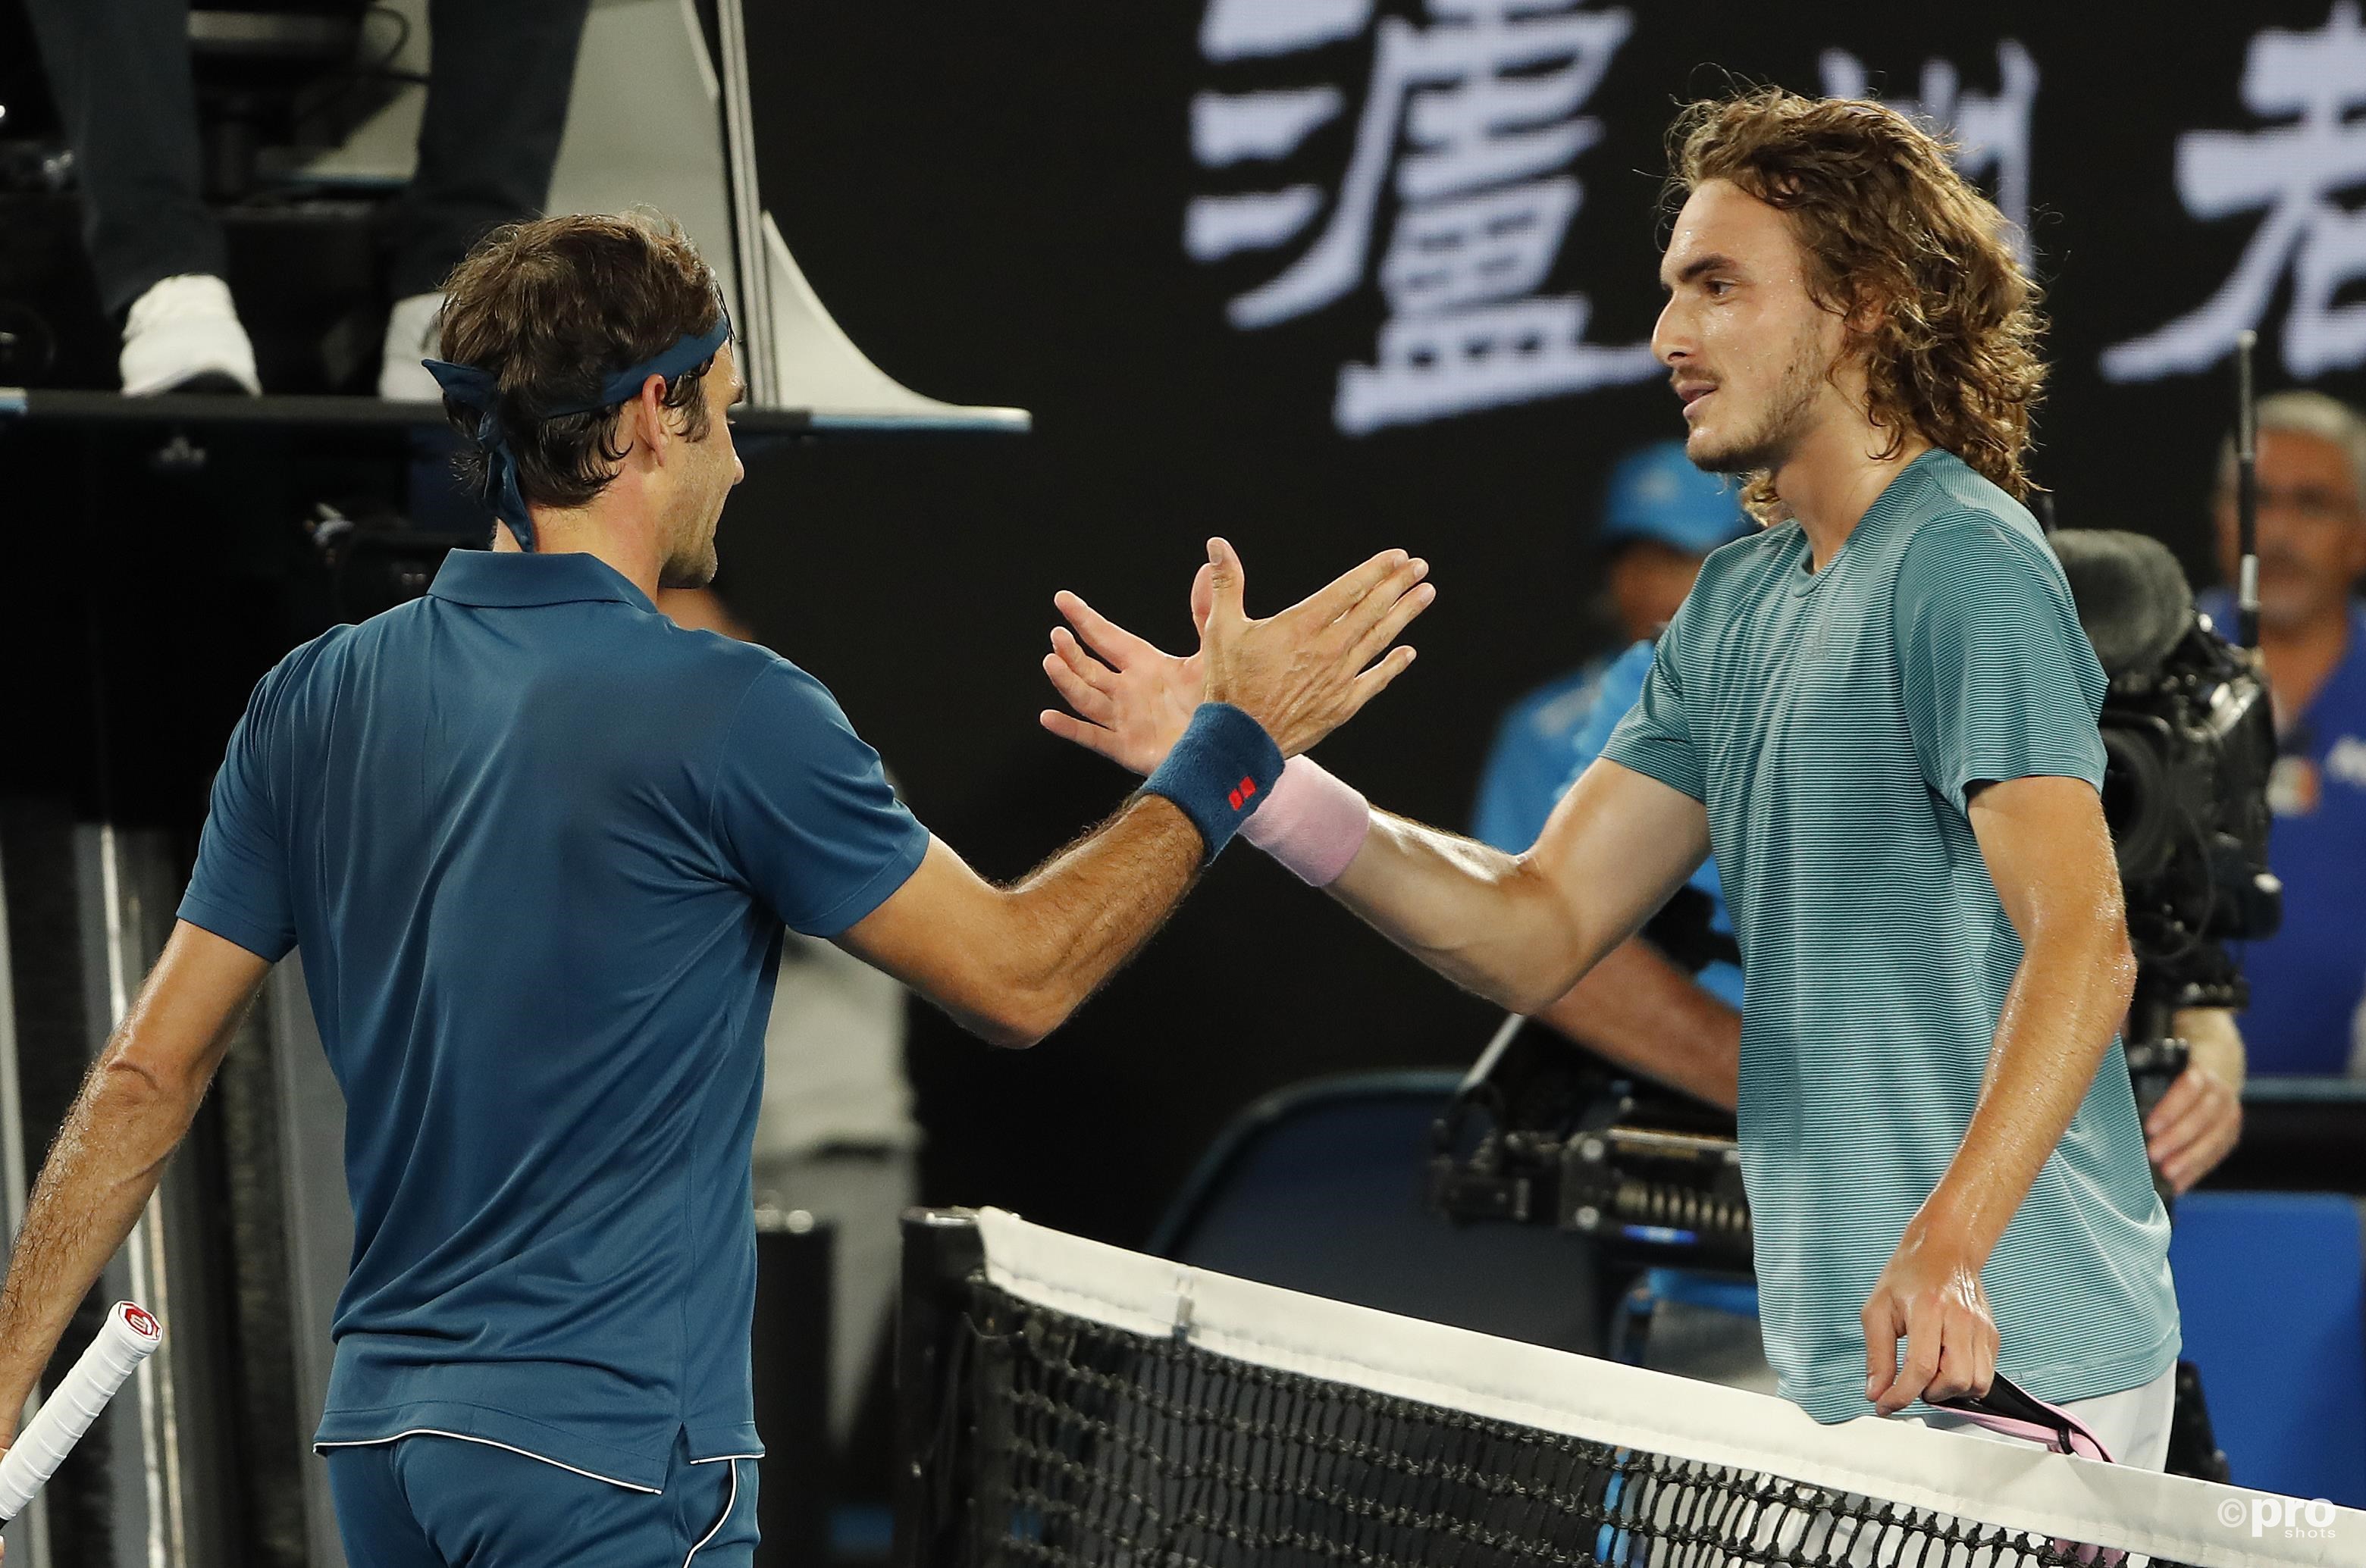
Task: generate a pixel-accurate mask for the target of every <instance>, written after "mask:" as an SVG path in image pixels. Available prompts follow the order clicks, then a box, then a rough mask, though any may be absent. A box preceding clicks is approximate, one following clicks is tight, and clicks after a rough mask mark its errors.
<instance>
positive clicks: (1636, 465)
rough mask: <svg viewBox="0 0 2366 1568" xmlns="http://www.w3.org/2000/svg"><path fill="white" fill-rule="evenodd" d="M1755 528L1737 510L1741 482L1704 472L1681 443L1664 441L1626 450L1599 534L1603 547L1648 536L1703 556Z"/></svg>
mask: <svg viewBox="0 0 2366 1568" xmlns="http://www.w3.org/2000/svg"><path fill="white" fill-rule="evenodd" d="M1753 526H1755V525H1754V524H1753V523H1752V521H1751V520H1750V515H1749V514H1748V513H1747V512H1745V511H1743V510H1741V482H1740V481H1739V480H1737V479H1734V478H1731V477H1729V476H1726V475H1723V474H1704V473H1702V472H1701V471H1700V470H1699V469H1697V468H1696V467H1694V466H1693V464H1692V459H1690V458H1688V457H1686V456H1685V455H1684V442H1680V441H1663V442H1659V443H1657V444H1656V445H1652V446H1647V447H1645V448H1643V450H1642V451H1640V452H1636V453H1630V454H1628V455H1627V456H1625V457H1623V458H1621V459H1619V461H1618V466H1617V467H1616V468H1613V469H1612V470H1611V471H1610V488H1609V491H1608V493H1607V494H1606V496H1605V497H1604V498H1603V505H1602V528H1601V531H1600V533H1599V535H1598V537H1599V538H1600V539H1601V541H1602V543H1604V544H1606V545H1613V544H1621V543H1626V542H1628V541H1629V540H1634V539H1648V540H1651V542H1653V543H1658V544H1665V545H1667V546H1668V547H1669V548H1671V549H1674V550H1682V551H1684V553H1685V554H1688V555H1706V554H1708V553H1709V552H1710V551H1712V550H1714V549H1716V548H1717V547H1718V545H1720V544H1727V543H1731V542H1733V541H1734V540H1736V539H1739V538H1741V536H1742V535H1743V534H1745V533H1748V532H1750V531H1751V529H1752V527H1753Z"/></svg>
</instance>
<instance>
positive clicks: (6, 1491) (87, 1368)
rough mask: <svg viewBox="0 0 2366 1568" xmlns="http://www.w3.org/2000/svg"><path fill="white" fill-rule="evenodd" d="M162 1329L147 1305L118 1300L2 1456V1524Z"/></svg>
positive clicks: (42, 1480) (18, 1510) (144, 1355)
mask: <svg viewBox="0 0 2366 1568" xmlns="http://www.w3.org/2000/svg"><path fill="white" fill-rule="evenodd" d="M163 1339H164V1335H163V1329H162V1328H161V1327H158V1326H157V1323H156V1319H155V1318H154V1317H152V1316H150V1315H149V1313H148V1311H147V1309H146V1308H144V1307H139V1306H134V1305H131V1303H130V1302H128V1301H118V1302H117V1303H116V1304H115V1305H114V1306H113V1307H112V1308H110V1309H109V1310H108V1312H107V1321H106V1322H105V1323H104V1324H103V1325H101V1326H100V1327H99V1330H98V1338H96V1339H93V1340H92V1341H91V1342H90V1349H88V1350H84V1352H83V1353H82V1360H80V1361H76V1362H75V1363H74V1365H73V1371H72V1372H68V1373H66V1376H65V1381H64V1382H63V1383H59V1384H58V1386H57V1391H56V1392H55V1393H53V1394H51V1395H50V1396H49V1398H48V1399H46V1400H44V1401H42V1404H41V1408H40V1412H39V1414H38V1415H36V1416H35V1417H33V1418H32V1419H31V1420H30V1421H28V1422H27V1423H26V1425H25V1429H24V1430H23V1431H21V1432H19V1433H17V1440H16V1442H14V1443H13V1444H11V1445H10V1446H9V1449H8V1451H7V1452H6V1453H5V1454H0V1520H6V1519H13V1518H16V1517H17V1515H18V1514H19V1513H21V1512H23V1511H24V1507H25V1505H26V1504H28V1503H29V1502H31V1501H32V1500H33V1494H34V1493H36V1492H39V1490H40V1489H41V1486H42V1484H43V1483H45V1482H47V1481H48V1480H49V1478H50V1477H51V1476H52V1475H54V1474H56V1473H57V1469H58V1466H59V1465H60V1464H62V1463H63V1462H64V1461H65V1457H66V1455H67V1454H68V1453H70V1452H72V1451H73V1446H74V1444H75V1442H76V1441H78V1440H79V1439H81V1437H82V1435H83V1434H84V1432H86V1431H88V1430H90V1424H91V1423H92V1422H93V1421H96V1419H98V1413H99V1412H100V1411H102V1410H104V1409H106V1408H107V1401H108V1400H110V1399H112V1398H114V1397H115V1391H116V1390H117V1389H118V1388H121V1387H122V1386H123V1380H124V1379H126V1378H128V1377H130V1375H131V1372H132V1369H133V1368H135V1367H137V1366H138V1365H139V1364H140V1363H141V1361H146V1360H147V1359H148V1356H149V1353H150V1352H151V1351H152V1350H155V1349H156V1347H157V1346H158V1345H160V1344H162V1343H163Z"/></svg>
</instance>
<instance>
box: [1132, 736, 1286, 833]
mask: <svg viewBox="0 0 2366 1568" xmlns="http://www.w3.org/2000/svg"><path fill="white" fill-rule="evenodd" d="M1280 777H1281V748H1280V747H1279V746H1278V745H1274V744H1273V737H1272V736H1271V735H1269V734H1266V733H1265V726H1264V725H1263V724H1260V723H1258V722H1256V720H1255V719H1252V718H1250V717H1249V716H1248V715H1247V714H1246V713H1244V712H1242V711H1240V710H1239V709H1238V708H1235V707H1234V706H1233V705H1232V704H1231V703H1229V702H1202V703H1200V706H1199V709H1198V711H1195V712H1193V713H1192V715H1191V722H1190V723H1189V725H1188V726H1187V727H1186V728H1185V729H1184V731H1183V734H1182V735H1181V737H1180V738H1178V739H1177V741H1176V743H1175V745H1174V748H1173V749H1172V750H1170V751H1169V752H1167V754H1166V761H1164V762H1162V763H1160V764H1159V765H1158V767H1157V770H1156V771H1155V772H1154V773H1152V774H1151V776H1150V777H1149V778H1145V779H1144V780H1143V781H1142V788H1143V790H1144V792H1145V793H1148V794H1152V795H1163V796H1165V797H1166V799H1167V800H1169V801H1174V802H1175V807H1176V810H1177V811H1179V812H1182V813H1183V814H1184V815H1185V816H1187V817H1189V818H1190V819H1191V825H1192V826H1193V827H1196V828H1198V829H1199V830H1200V839H1201V841H1202V842H1203V843H1205V844H1206V845H1207V846H1208V849H1207V854H1206V855H1205V856H1204V857H1201V864H1203V865H1204V864H1206V863H1207V862H1208V861H1210V860H1213V859H1214V858H1215V857H1217V856H1218V855H1220V854H1222V852H1223V847H1224V846H1225V845H1227V844H1230V843H1231V842H1232V841H1233V834H1235V833H1238V832H1239V831H1240V827H1241V823H1245V822H1246V821H1248V820H1249V813H1250V812H1254V811H1256V809H1257V808H1258V807H1259V806H1262V805H1264V804H1265V801H1266V797H1267V796H1268V795H1269V794H1271V793H1272V792H1273V784H1274V780H1275V779H1277V778H1280Z"/></svg>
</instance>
